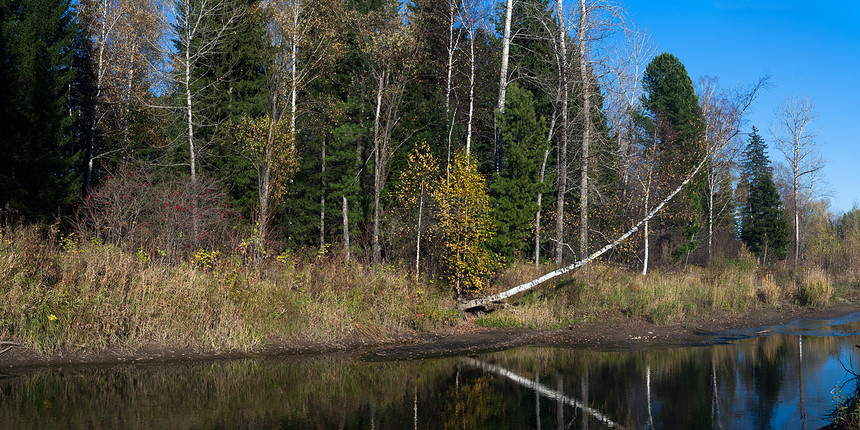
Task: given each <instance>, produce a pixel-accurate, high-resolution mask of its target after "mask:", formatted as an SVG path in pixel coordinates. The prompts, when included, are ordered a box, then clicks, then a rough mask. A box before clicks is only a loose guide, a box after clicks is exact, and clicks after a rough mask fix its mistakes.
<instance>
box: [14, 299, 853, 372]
mask: <svg viewBox="0 0 860 430" xmlns="http://www.w3.org/2000/svg"><path fill="white" fill-rule="evenodd" d="M854 312H860V303H857V302H848V301H844V300H843V301H840V302H838V303H835V304H832V305H830V306H827V307H821V308H806V307H797V306H787V307H783V308H781V309H767V310H759V311H754V312H751V313H749V314H743V315H736V314H723V315H715V316H712V317H710V318H699V319H696V320H691V321H685V322H683V323H678V324H671V325H655V324H653V323H650V322H648V321H644V320H641V319H636V318H628V317H625V316H623V315H620V314H619V315H611V314H609V315H604V316H601V317H595V318H594V319H592V320H590V321H589V322H586V323H582V324H576V325H570V326H567V327H564V328H561V329H558V330H535V329H497V328H480V327H477V326H476V325H475V324H474V321H473V318H467V319H466V320H464V321H462V322H460V323H458V324H457V325H456V326H454V327H450V328H445V329H442V330H437V331H434V332H404V333H397V334H390V335H387V336H385V337H383V338H368V337H363V336H361V335H355V336H351V337H348V338H345V339H341V340H338V341H333V342H325V343H320V342H289V343H284V342H274V343H270V344H268V345H266V346H265V347H263V348H260V349H257V350H253V351H227V352H223V351H212V350H205V349H196V348H188V347H175V346H171V345H159V344H151V345H145V346H142V347H140V348H137V349H134V350H128V349H106V350H101V351H89V350H82V349H67V350H64V351H61V352H58V353H55V354H50V355H44V354H40V353H39V352H38V351H36V350H33V349H30V348H25V347H20V346H16V347H13V348H11V349H10V350H9V351H7V352H5V353H3V354H0V368H22V367H43V366H74V365H84V364H87V365H89V364H119V363H151V362H170V361H199V360H219V359H231V358H244V357H254V356H273V355H305V354H323V353H328V352H334V351H344V350H348V351H353V352H354V353H356V354H357V355H360V356H362V357H363V358H364V359H368V360H403V359H415V358H423V357H433V356H446V355H461V354H471V353H478V352H485V351H493V350H502V349H508V348H514V347H518V346H524V345H536V346H559V347H583V348H597V349H619V348H621V349H627V348H639V347H644V346H653V345H667V346H674V345H678V346H680V345H695V344H703V343H708V342H709V341H710V339H713V336H714V335H718V334H719V333H721V332H725V331H727V330H735V329H741V328H756V327H766V326H776V325H781V324H786V323H789V322H791V321H795V320H801V319H829V318H836V317H840V316H844V315H847V314H850V313H854Z"/></svg>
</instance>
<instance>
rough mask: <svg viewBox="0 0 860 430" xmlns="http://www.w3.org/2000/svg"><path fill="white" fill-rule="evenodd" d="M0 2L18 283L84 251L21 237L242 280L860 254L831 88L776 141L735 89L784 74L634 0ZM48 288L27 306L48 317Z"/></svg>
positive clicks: (794, 267) (496, 274) (748, 90)
mask: <svg viewBox="0 0 860 430" xmlns="http://www.w3.org/2000/svg"><path fill="white" fill-rule="evenodd" d="M0 26H2V27H0V28H2V31H0V53H2V61H0V123H2V129H3V130H4V132H3V134H2V136H0V152H2V156H0V184H2V186H0V207H2V216H3V221H2V224H3V227H2V228H3V234H4V236H5V237H6V238H7V239H6V243H5V244H4V245H3V246H4V247H5V251H3V253H0V255H4V256H5V257H4V258H5V261H6V262H7V263H8V264H6V266H7V267H6V268H5V269H3V270H4V271H5V273H4V277H6V278H7V279H11V280H12V281H10V282H9V283H7V285H5V286H4V287H5V288H6V289H7V290H9V291H11V290H12V289H15V288H19V289H21V288H23V289H26V287H25V286H22V285H26V284H27V282H26V281H21V282H18V281H14V279H19V278H20V279H24V280H26V279H37V282H36V283H41V284H43V285H59V284H63V285H66V283H67V281H68V280H67V279H66V278H65V277H64V276H66V275H65V274H66V273H67V272H66V271H67V270H71V269H64V268H62V267H59V266H62V264H64V263H62V262H60V263H58V262H56V261H54V260H56V258H59V257H51V256H50V255H48V254H44V253H43V252H42V251H39V250H38V249H31V248H32V246H31V245H28V244H27V243H23V242H22V243H18V242H15V240H19V241H25V242H26V241H29V240H35V241H37V242H39V241H41V242H42V243H46V244H49V245H50V244H53V245H51V246H53V247H54V248H53V249H56V253H57V255H59V254H62V253H64V252H66V253H68V250H69V249H77V250H78V251H81V249H83V248H85V247H87V246H100V247H103V248H104V247H106V246H110V250H105V249H103V248H99V250H92V249H91V250H90V251H88V252H93V253H94V254H93V255H92V256H91V257H92V258H104V255H105V254H102V253H107V254H106V255H113V256H114V257H109V258H120V257H119V256H122V258H120V259H128V261H129V263H128V264H132V265H134V264H139V263H141V262H146V264H159V265H162V266H165V267H186V266H188V265H190V267H195V268H199V269H200V270H203V271H205V270H210V271H212V270H215V272H217V273H218V274H217V275H212V276H214V278H213V281H212V282H214V283H215V284H218V285H222V286H223V285H227V284H230V286H228V287H227V289H228V290H229V291H230V292H229V294H240V295H241V294H245V293H247V291H246V289H244V287H242V286H241V285H239V284H241V282H237V281H235V278H236V276H239V275H237V273H245V272H244V270H245V269H246V268H256V270H257V272H256V273H258V275H255V276H260V277H262V278H265V277H266V276H269V275H267V273H268V272H267V270H270V269H271V267H275V266H278V265H279V264H281V265H284V266H289V267H291V268H292V269H291V270H295V271H297V273H306V272H302V271H303V270H311V271H313V270H316V269H308V268H306V267H305V266H306V265H305V264H304V263H307V262H311V263H313V262H314V261H322V260H325V261H328V262H330V263H329V264H330V266H328V267H329V269H332V270H334V268H336V267H347V266H348V267H353V268H352V269H344V270H355V271H357V272H355V273H361V274H363V275H361V276H369V277H373V276H387V275H379V273H380V271H385V270H389V271H393V272H395V273H399V274H401V275H402V276H409V277H410V278H411V277H414V279H415V281H414V282H415V284H416V285H422V286H424V287H427V288H430V285H433V286H435V287H434V288H436V289H439V288H438V285H440V284H442V285H444V287H442V288H441V290H440V291H442V292H441V293H439V294H441V296H440V297H442V296H444V297H449V296H453V297H455V298H461V297H472V296H477V295H482V294H487V293H490V292H494V291H499V290H500V289H502V288H504V287H507V286H512V285H515V284H517V283H520V281H523V282H524V281H528V280H530V279H531V278H533V277H537V275H538V274H539V273H542V272H545V271H546V270H545V269H557V268H559V267H565V266H567V265H569V264H572V263H577V262H588V263H589V264H591V265H593V266H594V267H597V268H603V269H601V270H611V271H617V272H618V273H621V274H622V275H621V276H625V277H628V278H631V279H632V277H633V276H635V275H636V274H638V273H641V276H643V277H645V276H648V274H649V270H655V269H659V270H661V271H663V272H660V273H657V274H655V275H654V276H656V277H657V278H658V279H659V278H661V277H666V276H669V275H666V273H671V272H677V273H685V271H689V270H696V269H694V268H696V267H698V268H705V269H707V268H710V267H712V266H715V265H716V266H719V265H723V266H726V265H729V266H731V265H732V264H735V265H739V266H742V267H747V266H746V265H747V262H750V263H749V264H751V265H752V266H751V267H753V268H754V269H749V270H754V271H755V270H759V269H755V268H758V267H759V265H761V267H776V268H771V269H766V268H765V269H762V270H764V271H759V272H755V275H752V279H753V280H752V281H750V282H751V284H754V285H753V286H752V287H750V288H752V293H750V294H751V295H752V296H753V297H756V296H758V297H762V294H764V295H765V296H768V295H769V294H771V293H769V292H768V291H770V290H768V288H769V287H767V286H764V287H763V286H762V285H760V282H759V280H758V279H759V278H762V279H765V278H766V279H770V278H767V277H766V276H765V272H766V271H768V270H771V271H776V272H777V273H780V274H781V275H780V276H781V277H782V278H781V279H782V280H784V281H785V283H786V284H791V285H792V287H786V286H781V287H780V288H783V289H785V291H782V290H780V291H779V292H777V293H773V294H776V295H778V296H786V297H796V295H797V296H802V294H800V293H795V289H794V288H795V287H793V285H795V284H797V285H803V284H804V281H803V280H802V279H807V278H815V279H822V278H823V279H824V280H823V281H821V282H820V284H822V285H826V287H822V288H824V290H826V291H827V292H826V293H821V295H823V296H825V297H824V299H823V301H824V302H826V300H827V298H829V297H830V292H829V291H830V289H831V288H832V287H831V286H830V285H831V283H832V282H836V283H837V285H840V286H856V284H857V283H858V280H860V273H858V269H857V268H858V267H860V265H858V264H857V262H858V261H860V256H858V253H860V251H858V249H860V247H858V246H857V245H859V244H860V211H858V210H857V209H856V208H855V209H854V210H852V211H850V212H848V213H845V214H837V215H834V214H832V213H830V212H829V209H828V203H827V200H826V198H825V197H824V196H823V193H822V192H821V190H820V189H819V188H817V186H818V184H819V181H818V179H819V177H820V174H821V169H822V167H823V162H822V161H821V158H820V156H818V155H817V152H816V145H817V142H816V141H815V139H814V135H813V134H811V133H810V132H809V131H808V130H809V129H810V127H809V125H810V124H811V123H812V122H813V121H814V120H815V108H814V103H813V102H812V101H811V100H809V99H806V98H796V99H790V100H788V101H786V104H785V107H784V109H783V110H781V111H780V112H778V113H777V114H776V123H777V124H778V125H779V133H780V134H779V135H778V136H777V137H776V138H775V141H774V142H771V144H772V145H771V148H777V149H778V151H772V152H771V154H769V155H768V153H767V148H768V144H767V142H765V141H764V138H763V137H762V136H761V135H760V134H759V132H758V131H757V129H756V128H755V127H754V126H755V125H754V124H749V123H748V122H747V121H746V119H745V113H746V112H747V111H748V109H749V108H750V106H752V105H754V104H755V99H756V97H757V95H758V94H760V93H761V92H762V91H767V88H768V87H769V86H770V82H769V78H768V77H766V76H764V77H762V78H760V79H759V80H758V81H756V82H750V83H747V84H746V85H741V84H739V85H738V86H736V87H723V86H722V85H721V84H720V81H719V79H718V78H716V77H708V76H705V77H696V79H695V80H693V78H691V77H690V76H688V74H687V71H686V69H685V67H684V65H683V63H682V62H681V59H679V58H676V57H675V56H674V55H672V54H671V53H659V52H657V51H656V50H655V48H654V43H653V41H651V40H650V38H649V37H648V35H647V34H646V33H645V32H644V31H642V30H640V29H639V28H638V27H637V25H636V23H634V22H633V21H632V20H631V19H630V17H629V15H628V14H627V12H626V10H625V8H624V6H623V5H622V4H620V3H615V2H612V1H603V0H601V1H597V0H580V1H578V2H568V3H565V2H564V0H557V1H554V2H550V1H549V0H517V1H513V0H506V2H503V3H491V2H482V1H477V0H413V1H411V2H400V1H398V0H353V1H350V2H346V1H343V0H304V1H302V0H261V1H257V0H176V1H163V0H83V1H80V2H71V1H68V0H3V2H2V4H0ZM818 187H820V186H818ZM28 229H30V230H28ZM625 233H626V235H625ZM15 238H17V239H15ZM25 238H29V239H26V240H25ZM618 238H624V239H625V240H623V241H617V240H616V239H618ZM16 243H17V245H16ZM607 244H610V245H611V246H607ZM49 247H50V246H49ZM16 249H17V251H15V250H16ZM28 250H29V251H28ZM43 254H44V255H43ZM28 255H29V256H30V257H27V256H28ZM52 255H53V254H52ZM589 256H593V257H594V258H593V259H588V260H586V258H587V257H589ZM598 257H599V258H598ZM27 258H35V259H36V260H39V259H40V258H41V259H42V260H44V261H43V262H44V264H48V265H49V266H51V265H53V266H51V267H54V266H58V267H59V268H55V269H51V270H54V271H55V272H56V273H57V274H55V275H44V273H46V272H45V271H44V270H41V269H40V270H35V272H34V271H33V270H29V269H26V267H28V264H30V263H32V262H30V263H28V262H27V261H24V260H27ZM52 258H53V259H54V260H51V259H52ZM42 260H39V261H42ZM592 260H593V263H592V262H591V261H592ZM123 261H125V260H123ZM733 261H734V262H737V261H742V263H731V262H733ZM344 262H346V263H348V264H347V266H343V263H344ZM727 262H728V263H727ZM79 263H80V264H84V265H85V266H86V264H90V265H92V264H94V262H90V263H86V262H83V263H82V262H78V263H75V264H79ZM39 264H41V263H39ZM355 265H357V266H355ZM772 265H776V266H772ZM36 266H38V264H36ZM358 266H360V267H358ZM213 268H215V269H213ZM231 268H232V269H231ZM237 268H238V269H237ZM135 270H136V269H135ZM141 270H143V269H141ZM147 270H148V269H147ZM163 270H173V269H163ZM231 270H232V272H231ZM745 270H746V269H745ZM31 272H32V273H31ZM48 272H50V270H49V271H48ZM33 273H36V274H35V275H34V274H33ZM94 273H95V272H94ZM171 273H173V272H171ZM230 273H232V275H230ZM308 273H309V272H308ZM315 273H316V275H318V276H321V277H326V276H329V275H330V274H328V275H327V274H326V272H325V271H322V270H321V271H319V272H318V273H317V272H315ZM768 273H770V272H768ZM370 274H373V275H370ZM174 275H175V273H173V275H170V276H174ZM16 276H17V277H18V278H16ZM34 276H35V278H33V277H34ZM52 276H53V277H52ZM93 276H95V277H94V278H91V279H90V280H89V281H86V282H84V281H80V280H79V281H76V282H79V283H80V282H83V283H92V284H99V283H102V282H107V281H105V279H106V278H105V277H104V276H105V275H104V274H103V273H101V272H98V271H97V273H96V274H95V275H93ZM164 276H167V275H164ZM230 276H233V278H232V280H230V281H229V282H228V281H225V280H224V279H227V278H229V277H230ZM241 276H245V275H241ZM297 276H298V275H297ZM303 276H304V275H303ZM308 276H310V275H308ZM331 276H334V275H331ZM342 276H346V277H348V276H352V275H342ZM398 276H399V275H398ZM585 276H591V277H592V278H589V279H592V281H594V282H598V283H599V282H603V281H601V280H600V279H598V280H594V277H595V276H596V275H594V274H588V275H585ZM697 276H698V275H697ZM299 277H301V276H299ZM215 278H218V279H215ZM222 278H224V279H222ZM262 278H261V279H262ZM598 278H599V276H598ZM129 279H130V278H128V279H126V280H125V281H123V280H121V279H120V280H118V281H116V282H119V283H120V284H122V285H125V284H124V283H126V284H127V283H129V282H131V283H133V282H135V281H133V280H129ZM159 279H161V278H159ZM512 279H517V281H512ZM637 279H638V278H637ZM110 282H113V281H110ZM110 282H108V283H110ZM159 282H161V281H159ZM165 282H167V281H165ZM231 282H232V284H231ZM392 282H394V281H392ZM397 282H400V281H397ZM585 282H586V283H588V282H589V281H585ZM636 282H643V281H636ZM703 282H704V283H705V284H710V285H709V286H708V287H707V288H706V289H707V290H708V291H710V290H713V289H716V288H718V287H717V285H718V284H720V282H722V281H715V280H711V281H708V280H705V281H703ZM780 282H782V281H780ZM72 284H74V282H72ZM69 285H71V284H69ZM76 285H77V284H76ZM816 285H817V284H816ZM319 288H321V289H325V287H323V286H321V287H319ZM404 288H407V287H404ZM412 288H413V289H416V290H418V291H419V293H418V294H419V295H420V294H421V293H420V291H421V290H422V288H423V287H421V288H419V287H417V286H413V287H412ZM637 288H638V287H637ZM703 288H704V287H703ZM797 288H800V287H797ZM234 290H235V291H234ZM21 291H23V290H21ZM243 291H244V292H243ZM374 291H375V290H374ZM762 291H765V293H762ZM20 294H23V295H24V296H26V294H24V293H20ZM409 294H414V293H409ZM577 294H580V293H577ZM708 294H716V293H708ZM28 297H29V296H28ZM577 297H579V296H577ZM40 300H41V299H40ZM51 300H54V299H50V298H45V299H44V302H40V303H42V304H44V305H45V306H43V307H38V309H40V310H36V311H33V310H30V311H26V310H25V311H23V312H24V313H26V312H31V313H32V312H35V313H39V312H41V313H42V314H44V315H43V316H44V317H45V318H48V317H49V316H54V319H56V315H55V313H56V312H55V311H54V310H53V309H55V308H58V307H62V306H61V305H59V304H57V303H56V301H51ZM708 300H709V303H716V302H719V301H718V300H717V301H716V302H715V301H714V299H713V297H712V298H711V299H708ZM763 300H764V299H763ZM765 301H767V300H765ZM810 302H818V299H814V300H810ZM39 306H42V305H39ZM727 306H728V308H729V309H733V307H732V305H727ZM672 309H675V311H677V310H678V309H676V308H671V309H670V310H668V311H665V310H664V311H660V312H658V313H659V314H660V315H662V317H657V318H656V319H658V320H665V319H666V318H669V319H671V314H672V313H673V312H674V311H673V310H672ZM415 314H418V315H423V314H424V313H423V312H421V311H416V312H415ZM27 315H30V314H27ZM34 315H35V314H34ZM7 317H8V315H7ZM30 317H32V315H30V316H28V317H20V318H19V320H20V321H25V320H27V318H30ZM9 318H12V317H9ZM15 318H18V317H15ZM12 319H14V318H12ZM48 319H49V320H51V321H53V320H54V319H51V318H48ZM10 321H11V319H10ZM10 324H11V323H10ZM22 324H23V323H22ZM46 324H47V323H46ZM409 324H411V323H409ZM409 324H407V325H409ZM25 325H26V324H25ZM9 327H12V325H8V327H6V328H5V330H6V331H13V332H14V330H12V329H11V328H9ZM45 327H48V326H47V325H46V326H45ZM43 328H44V327H43ZM45 330H47V329H45ZM0 331H2V330H0ZM19 333H20V332H19Z"/></svg>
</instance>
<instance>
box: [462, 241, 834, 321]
mask: <svg viewBox="0 0 860 430" xmlns="http://www.w3.org/2000/svg"><path fill="white" fill-rule="evenodd" d="M746 254H748V253H746ZM534 270H535V269H534V267H533V266H530V265H528V266H527V265H514V266H512V268H511V269H509V270H508V272H506V273H504V274H502V275H501V277H500V279H501V280H502V281H507V282H509V283H510V284H512V285H510V286H513V285H515V283H516V282H519V281H520V280H521V279H526V278H529V276H531V275H532V272H534ZM545 270H549V268H546V269H545ZM794 273H795V269H793V268H789V267H787V266H774V267H764V266H758V264H756V262H755V260H754V258H753V257H752V256H750V255H745V253H744V252H741V254H740V256H739V257H738V258H736V259H725V260H715V261H714V262H713V264H712V265H711V266H710V267H707V268H699V267H694V266H691V267H689V268H688V269H686V270H684V271H679V270H664V269H656V270H652V271H651V272H650V273H649V274H648V276H642V275H641V274H639V273H638V272H633V271H631V270H629V269H626V268H623V267H617V266H612V265H605V264H600V263H597V264H592V265H590V266H589V267H588V268H587V269H585V270H581V271H578V272H575V273H574V274H573V275H571V276H568V277H567V278H566V279H563V280H561V281H559V283H558V284H557V285H556V286H542V287H538V288H537V289H535V290H533V292H531V293H528V294H525V295H523V296H522V297H520V298H518V299H516V300H515V301H514V302H512V306H508V307H507V308H504V309H501V310H498V311H496V312H494V313H492V314H489V315H486V316H483V317H481V318H480V319H479V320H478V324H479V325H482V326H485V327H540V328H553V327H560V326H563V325H564V324H565V322H566V321H570V320H572V319H573V315H574V311H575V314H576V315H577V316H578V317H579V318H589V317H594V316H598V315H611V314H613V313H616V314H617V313H620V314H622V315H624V316H626V317H629V318H641V319H644V320H647V321H650V322H653V323H655V324H672V323H677V322H681V321H685V320H688V319H691V318H700V317H708V316H713V315H717V314H720V313H746V312H751V311H754V310H756V309H759V308H763V307H781V306H786V305H793V304H794V303H795V301H796V302H797V303H798V304H801V305H808V306H814V305H821V304H826V303H828V302H829V300H830V298H831V296H832V294H833V284H832V282H831V280H830V277H829V276H828V274H827V273H825V272H824V271H822V270H820V269H815V268H813V269H809V270H806V271H805V272H803V273H804V275H803V280H802V282H800V283H799V285H798V286H797V287H795V284H796V282H795V281H794ZM504 287H509V286H508V285H504V286H503V288H504Z"/></svg>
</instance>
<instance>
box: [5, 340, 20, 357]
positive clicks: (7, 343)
mask: <svg viewBox="0 0 860 430" xmlns="http://www.w3.org/2000/svg"><path fill="white" fill-rule="evenodd" d="M16 346H21V345H19V344H17V343H15V342H7V341H0V348H3V349H0V354H3V353H5V352H8V351H9V350H10V349H12V348H14V347H16Z"/></svg>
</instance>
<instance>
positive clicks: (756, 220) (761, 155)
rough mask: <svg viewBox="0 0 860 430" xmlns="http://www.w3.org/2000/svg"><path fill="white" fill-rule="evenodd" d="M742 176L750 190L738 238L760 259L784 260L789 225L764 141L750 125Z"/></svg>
mask: <svg viewBox="0 0 860 430" xmlns="http://www.w3.org/2000/svg"><path fill="white" fill-rule="evenodd" d="M744 157H745V159H744V177H745V181H746V185H747V189H748V190H749V195H748V196H747V203H746V206H745V207H744V210H743V214H742V218H741V240H743V242H744V244H746V246H747V247H748V248H749V249H750V250H751V251H752V252H754V253H755V254H756V255H758V256H759V257H760V258H761V259H762V260H763V261H767V259H768V258H769V257H776V258H779V259H783V258H785V256H786V251H787V250H788V236H789V234H788V226H787V225H786V222H785V218H783V216H782V215H783V214H782V201H781V199H780V196H779V192H777V190H776V185H775V184H774V183H773V176H772V173H771V168H770V160H769V159H768V158H767V154H765V143H764V140H763V139H762V138H761V137H760V136H759V135H758V133H757V130H756V128H755V127H753V130H752V133H750V134H749V142H748V143H747V147H746V150H745V152H744Z"/></svg>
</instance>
